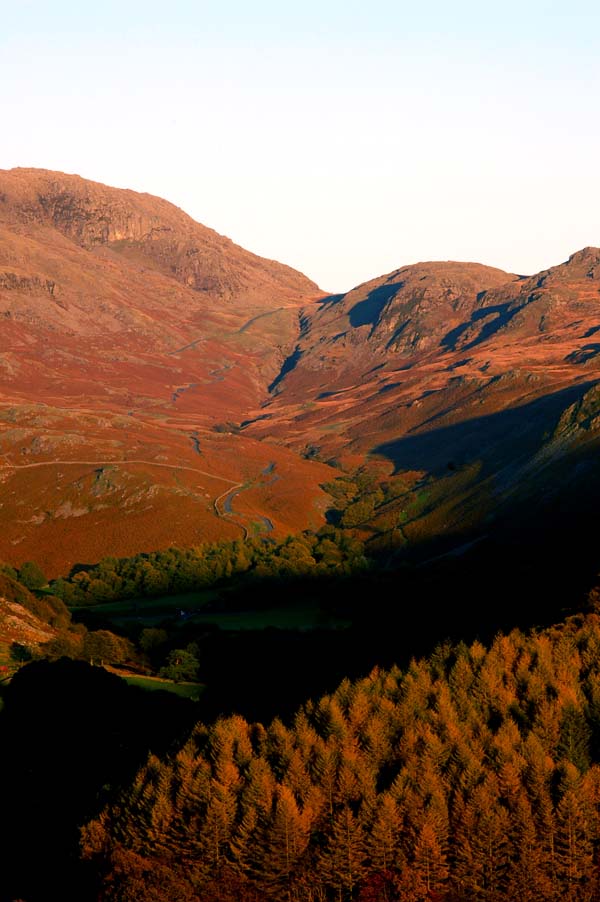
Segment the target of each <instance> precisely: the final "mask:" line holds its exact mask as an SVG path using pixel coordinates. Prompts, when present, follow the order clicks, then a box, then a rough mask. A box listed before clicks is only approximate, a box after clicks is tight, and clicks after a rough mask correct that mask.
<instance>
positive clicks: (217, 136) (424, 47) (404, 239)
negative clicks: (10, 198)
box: [0, 0, 600, 292]
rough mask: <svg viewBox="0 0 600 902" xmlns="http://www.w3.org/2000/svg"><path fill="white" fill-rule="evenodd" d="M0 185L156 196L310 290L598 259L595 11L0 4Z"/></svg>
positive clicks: (534, 3) (203, 0)
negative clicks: (584, 254) (451, 269)
mask: <svg viewBox="0 0 600 902" xmlns="http://www.w3.org/2000/svg"><path fill="white" fill-rule="evenodd" d="M0 8H1V12H2V16H1V25H0V168H1V169H10V168H12V167H14V166H35V167H40V168H44V169H55V170H59V171H61V172H71V173H77V174H79V175H81V176H83V177H85V178H89V179H93V180H95V181H98V182H103V183H105V184H108V185H114V186H117V187H122V188H133V189H134V190H138V191H146V192H149V193H151V194H156V195H159V196H161V197H164V198H166V199H167V200H169V201H172V202H173V203H175V204H177V206H179V207H181V208H182V209H184V210H185V211H186V212H187V213H189V214H190V215H191V216H193V218H194V219H196V220H198V221H199V222H202V223H203V224H204V225H207V226H210V227H211V228H213V229H216V230H217V231H218V232H220V233H222V234H224V235H227V236H228V237H229V238H231V239H233V241H235V242H236V243H237V244H241V245H242V246H244V247H246V248H247V249H249V250H251V251H253V252H255V253H257V254H260V255H262V256H265V257H268V258H271V259H277V260H280V261H282V262H284V263H287V264H289V265H290V266H294V267H295V268H297V269H300V270H301V271H302V272H304V273H306V275H308V276H309V277H310V278H312V279H314V280H315V281H316V282H317V283H318V284H319V285H320V286H321V287H322V288H323V289H324V290H326V291H331V292H341V291H347V290H349V289H350V288H352V287H353V286H354V285H357V284H359V283H361V282H364V281H366V280H368V279H371V278H374V277H376V276H378V275H381V274H383V273H386V272H390V271H392V270H394V269H397V268H399V267H400V266H403V265H406V264H409V263H415V262H419V261H425V260H465V261H476V262H480V263H485V264H487V265H490V266H498V267H500V268H502V269H505V270H508V271H511V272H517V273H520V274H530V273H534V272H538V271H539V270H541V269H545V268H547V267H549V266H552V265H555V264H557V263H560V262H562V261H563V260H565V259H566V258H567V257H568V256H569V255H570V254H571V253H573V252H574V251H576V250H579V249H580V248H582V247H584V246H586V245H596V246H598V245H600V178H599V175H600V167H599V162H600V4H599V3H598V2H597V0H594V2H591V0H590V2H588V0H584V2H582V0H571V3H570V4H569V5H567V4H566V3H565V2H564V0H561V2H560V3H559V2H554V0H545V2H544V0H520V2H514V0H503V2H496V0H491V2H490V0H478V2H471V0H454V2H450V0H445V2H443V0H421V2H420V3H416V2H415V0H411V2H410V3H409V2H405V0H394V2H392V0H390V2H387V0H370V2H367V0H361V2H355V0H343V2H338V0H320V2H313V0H302V2H296V3H294V4H289V3H286V0H278V2H271V0H246V2H243V0H220V2H213V0H170V2H168V3H167V2H164V0H162V2H155V0H144V2H139V0H120V2H115V0H103V2H102V3H97V4H90V3H85V2H79V3H75V2H74V0H69V2H67V0H46V2H44V0H10V2H9V0H0Z"/></svg>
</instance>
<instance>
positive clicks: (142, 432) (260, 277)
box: [0, 169, 327, 574]
mask: <svg viewBox="0 0 600 902" xmlns="http://www.w3.org/2000/svg"><path fill="white" fill-rule="evenodd" d="M320 295H321V292H320V291H319V289H318V288H317V286H316V285H315V284H314V283H313V282H311V281H310V280H309V279H307V278H305V277H304V276H303V275H301V274H300V273H297V272H295V271H294V270H292V269H290V268H289V267H286V266H283V265H281V264H279V263H275V262H273V261H270V260H264V259H262V258H260V257H257V256H255V255H254V254H251V253H249V252H247V251H245V250H243V249H242V248H239V247H237V246H236V245H235V244H233V243H232V242H231V241H230V240H229V239H227V238H223V237H222V236H220V235H217V234H216V233H215V232H213V231H211V230H210V229H207V228H205V227H204V226H202V225H199V224H198V223H195V222H194V221H193V220H192V219H190V218H189V217H188V216H186V214H184V213H183V212H182V211H181V210H179V209H178V208H176V207H174V206H173V205H172V204H169V203H167V202H166V201H163V200H161V199H159V198H154V197H151V196H149V195H142V194H136V193H135V192H132V191H122V190H118V189H114V188H108V187H106V186H104V185H99V184H97V183H94V182H89V181H86V180H84V179H81V178H79V177H77V176H70V175H63V174H62V173H53V172H45V171H39V170H23V169H16V170H11V171H8V172H1V173H0V318H1V319H0V321H1V322H2V343H1V346H0V418H1V419H0V422H1V432H0V455H1V460H2V466H1V468H0V480H1V481H2V507H1V508H0V520H1V522H2V529H3V538H2V542H1V543H0V557H1V558H4V559H6V560H10V561H13V562H19V561H21V560H23V559H28V558H35V559H36V560H39V562H40V563H41V564H42V565H43V566H44V567H45V568H46V569H47V571H48V573H49V574H52V573H55V574H56V573H60V572H64V571H65V568H66V569H68V568H69V567H71V566H73V564H75V563H77V562H85V561H91V562H93V561H95V560H97V559H98V558H99V557H101V556H102V555H106V554H111V553H117V554H125V553H133V552H137V551H140V550H144V549H153V548H157V547H165V546H166V545H169V544H173V543H177V542H179V543H185V544H193V543H198V542H201V541H209V540H212V539H217V538H231V539H234V538H237V537H242V536H243V535H245V534H248V533H249V532H252V531H260V530H262V531H264V532H269V531H274V532H276V533H277V532H279V533H280V534H281V533H282V534H286V533H288V532H290V531H295V530H297V529H299V528H306V527H308V526H318V525H320V524H321V523H322V522H323V511H324V509H325V507H326V504H327V496H326V495H325V493H324V492H323V491H322V490H321V489H319V483H320V482H322V481H323V479H324V476H326V475H327V471H326V470H325V468H323V467H315V466H314V465H309V464H308V463H304V462H303V461H299V460H298V459H297V456H296V455H295V454H292V453H290V452H288V451H286V450H285V449H271V448H266V447H264V446H263V445H262V444H261V443H259V442H257V441H255V440H253V439H251V438H247V437H244V436H236V435H234V434H233V428H234V427H233V426H232V424H234V423H239V422H241V421H242V420H243V419H244V417H245V412H246V410H247V409H248V407H251V406H254V405H256V404H258V403H260V401H261V400H262V399H263V397H265V396H266V395H267V392H268V385H269V384H270V383H271V381H272V380H273V379H274V378H276V376H277V374H278V373H279V371H280V368H281V365H282V362H283V361H284V360H285V358H286V357H287V355H288V354H289V352H290V349H291V348H292V347H293V346H294V343H295V341H296V337H297V333H298V329H299V326H298V320H299V316H300V310H301V308H302V305H303V304H305V303H307V302H310V301H311V300H312V298H314V297H319V296H320ZM242 488H243V490H244V492H243V497H242V496H240V497H239V498H237V497H236V501H235V507H234V506H233V501H232V497H228V492H230V491H231V492H238V494H239V491H240V490H241V489H242ZM220 496H221V499H222V500H221V501H219V500H218V499H219V497H220Z"/></svg>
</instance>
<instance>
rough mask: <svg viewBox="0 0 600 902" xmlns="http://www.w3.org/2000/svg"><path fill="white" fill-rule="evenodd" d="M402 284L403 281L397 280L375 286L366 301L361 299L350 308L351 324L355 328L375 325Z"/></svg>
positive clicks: (349, 317)
mask: <svg viewBox="0 0 600 902" xmlns="http://www.w3.org/2000/svg"><path fill="white" fill-rule="evenodd" d="M402 285H403V283H402V282H395V283H394V284H393V285H381V286H380V287H379V288H374V289H373V291H371V292H370V293H369V295H368V296H367V297H366V298H365V300H364V301H359V302H358V304H355V305H354V307H352V309H351V310H350V312H349V314H348V319H349V320H350V325H351V326H353V327H354V328H359V327H360V326H371V327H373V326H375V325H376V324H377V321H378V320H379V317H380V316H381V313H382V311H383V309H384V307H385V305H386V304H387V303H388V301H389V300H391V298H393V297H394V295H395V294H397V293H398V291H400V289H401V288H402Z"/></svg>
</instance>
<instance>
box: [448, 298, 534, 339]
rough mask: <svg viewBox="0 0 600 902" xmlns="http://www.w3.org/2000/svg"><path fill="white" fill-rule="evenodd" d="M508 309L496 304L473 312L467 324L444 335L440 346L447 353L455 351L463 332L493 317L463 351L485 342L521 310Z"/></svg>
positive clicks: (517, 308) (504, 305) (507, 305)
mask: <svg viewBox="0 0 600 902" xmlns="http://www.w3.org/2000/svg"><path fill="white" fill-rule="evenodd" d="M509 307H510V305H509V304H498V305H497V306H495V307H485V308H483V309H482V310H475V312H474V313H473V314H472V316H471V319H470V320H469V321H468V322H467V323H461V325H460V326H456V328H455V329H451V331H450V332H448V333H447V334H446V335H444V337H443V338H442V340H441V342H440V345H441V346H442V347H443V348H445V349H446V350H447V351H455V350H456V348H457V345H458V341H459V339H460V337H461V336H462V335H463V334H464V333H465V332H467V331H468V330H469V329H471V328H472V327H473V326H474V325H475V323H478V322H480V321H481V320H483V319H487V317H489V316H493V317H494V319H493V320H490V321H489V322H486V323H484V325H483V327H482V329H481V332H480V333H479V335H478V336H477V338H475V339H474V340H473V341H470V342H469V343H468V344H467V345H465V347H464V350H468V349H469V348H472V347H474V346H475V345H477V344H480V343H481V342H482V341H485V340H486V338H489V337H490V336H491V335H493V334H494V333H495V332H497V331H498V330H499V329H502V328H503V327H504V326H506V325H507V323H509V322H510V321H511V319H512V318H513V316H515V314H516V313H518V312H519V310H520V309H521V308H520V307H515V308H514V309H512V310H510V309H509Z"/></svg>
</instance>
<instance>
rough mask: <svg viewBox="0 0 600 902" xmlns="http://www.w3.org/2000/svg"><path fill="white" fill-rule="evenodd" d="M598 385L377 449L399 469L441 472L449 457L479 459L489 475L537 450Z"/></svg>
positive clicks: (461, 460)
mask: <svg viewBox="0 0 600 902" xmlns="http://www.w3.org/2000/svg"><path fill="white" fill-rule="evenodd" d="M594 384H595V382H594V381H591V380H590V381H589V382H585V383H583V384H579V385H576V386H573V387H572V388H567V389H564V390H562V391H559V392H555V393H553V394H551V395H546V396H545V397H543V398H538V399H537V400H535V401H531V402H530V403H528V404H523V405H521V406H520V407H511V408H509V409H508V410H503V411H500V412H499V413H494V414H490V415H489V416H483V417H475V418H473V419H471V420H464V421H463V422H461V423H456V424H454V425H452V426H442V427H439V428H437V429H431V430H429V431H428V432H423V433H420V434H418V435H405V436H402V438H398V439H395V440H394V441H391V442H386V443H384V444H382V445H378V446H377V447H376V448H374V449H373V450H374V452H375V453H377V454H382V455H384V456H385V457H387V458H388V459H389V460H391V461H392V462H393V463H394V465H395V467H396V471H400V470H427V471H428V472H429V473H431V474H432V475H434V476H441V475H443V474H444V473H445V472H446V469H447V465H448V461H449V460H453V461H454V462H455V463H456V464H458V465H459V466H465V465H467V464H470V463H474V462H476V461H477V462H480V464H481V466H482V472H481V476H482V477H484V476H487V475H490V474H491V473H492V472H495V471H497V470H498V469H499V468H501V467H503V466H506V465H507V464H512V465H518V464H519V463H520V462H522V461H524V460H527V459H528V458H529V457H531V455H533V454H535V453H536V451H538V450H539V449H540V448H541V446H542V444H543V443H544V441H545V440H546V439H547V438H548V437H549V434H550V433H551V432H552V431H553V430H554V428H555V427H556V424H557V422H558V419H559V417H560V415H561V414H562V413H563V411H564V409H565V408H566V407H568V406H569V405H570V404H573V403H574V402H575V401H578V400H580V399H581V397H582V396H583V395H584V394H585V393H586V392H587V391H588V390H589V389H590V387H591V386H592V385H594Z"/></svg>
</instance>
